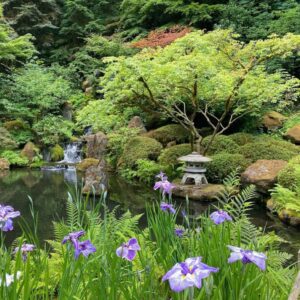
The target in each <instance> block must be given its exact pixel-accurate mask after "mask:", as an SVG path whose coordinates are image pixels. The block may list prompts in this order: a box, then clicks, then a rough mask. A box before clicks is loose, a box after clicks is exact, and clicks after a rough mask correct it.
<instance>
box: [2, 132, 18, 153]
mask: <svg viewBox="0 0 300 300" xmlns="http://www.w3.org/2000/svg"><path fill="white" fill-rule="evenodd" d="M15 148H17V143H16V142H15V141H14V139H13V137H12V136H11V135H10V133H9V132H8V131H7V130H6V129H5V128H4V127H0V149H2V150H3V149H15Z"/></svg>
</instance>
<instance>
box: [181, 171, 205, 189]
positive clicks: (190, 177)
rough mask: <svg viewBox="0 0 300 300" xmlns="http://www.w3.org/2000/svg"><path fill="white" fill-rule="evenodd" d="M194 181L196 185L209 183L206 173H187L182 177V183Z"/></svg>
mask: <svg viewBox="0 0 300 300" xmlns="http://www.w3.org/2000/svg"><path fill="white" fill-rule="evenodd" d="M191 183H194V184H195V185H196V186H199V185H202V184H208V181H207V179H206V177H205V175H204V174H193V173H185V174H184V175H183V177H182V180H181V184H191Z"/></svg>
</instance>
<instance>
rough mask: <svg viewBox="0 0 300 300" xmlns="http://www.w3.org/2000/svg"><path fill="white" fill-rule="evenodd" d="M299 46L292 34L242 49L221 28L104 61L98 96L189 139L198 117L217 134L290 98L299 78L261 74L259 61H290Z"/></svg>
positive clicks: (263, 71)
mask: <svg viewBox="0 0 300 300" xmlns="http://www.w3.org/2000/svg"><path fill="white" fill-rule="evenodd" d="M299 44H300V38H299V36H296V35H292V34H287V35H286V36H284V37H282V38H279V37H275V36H272V37H270V38H268V39H265V40H260V41H255V42H254V41H252V42H250V43H249V44H243V43H242V42H239V41H237V40H236V35H234V34H233V33H232V32H230V31H228V30H215V31H211V32H209V33H207V34H204V33H203V32H200V31H196V32H192V33H190V34H187V35H186V36H185V37H183V38H180V39H177V40H176V41H175V42H173V43H172V44H171V45H169V46H167V47H165V48H157V49H144V50H143V51H141V52H140V53H138V54H136V55H134V56H133V57H128V58H124V57H119V58H110V59H109V60H108V59H107V60H106V61H107V62H110V65H109V66H108V67H107V69H106V72H105V75H104V77H102V78H101V80H100V86H102V87H103V88H102V90H101V91H102V93H104V95H105V99H106V101H110V102H112V103H116V105H117V106H118V107H119V108H120V109H122V108H124V107H131V106H137V105H138V106H139V107H140V108H141V109H144V110H146V111H148V112H155V114H158V113H161V115H162V116H163V117H170V118H172V119H173V120H175V121H176V122H177V123H179V124H181V125H182V126H184V127H185V128H187V129H188V130H189V131H190V134H191V135H193V136H195V137H196V138H199V133H198V128H197V127H196V126H197V125H195V122H194V119H195V113H197V112H198V113H199V114H201V115H203V116H204V117H205V118H206V119H207V121H208V123H209V124H210V126H211V127H212V128H213V129H214V131H215V132H216V133H222V132H224V131H225V130H226V129H228V128H229V127H230V126H231V125H232V124H233V123H234V122H235V121H237V120H238V119H239V118H241V117H243V116H245V115H249V116H256V117H259V116H261V114H262V113H264V111H265V110H269V109H270V108H271V107H272V108H273V109H274V107H276V108H277V109H278V110H280V109H283V108H285V107H287V106H289V105H291V104H292V103H293V101H295V100H296V97H297V86H299V80H298V79H296V78H292V77H290V76H288V75H287V74H286V73H285V72H281V71H276V72H268V70H267V69H266V63H267V62H268V61H270V60H271V59H273V58H286V57H289V56H291V55H292V51H293V50H295V49H296V48H297V47H298V46H299ZM220 83H222V84H220Z"/></svg>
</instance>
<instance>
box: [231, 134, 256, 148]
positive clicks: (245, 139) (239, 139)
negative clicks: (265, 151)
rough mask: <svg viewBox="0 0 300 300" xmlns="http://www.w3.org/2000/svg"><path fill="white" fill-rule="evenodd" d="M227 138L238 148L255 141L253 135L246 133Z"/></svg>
mask: <svg viewBox="0 0 300 300" xmlns="http://www.w3.org/2000/svg"><path fill="white" fill-rule="evenodd" d="M228 137H230V138H231V139H232V140H233V141H234V142H235V143H236V144H237V145H239V146H243V145H245V144H248V143H252V142H254V141H255V138H256V137H255V136H254V135H252V134H250V133H246V132H237V133H233V134H230V135H229V136H228Z"/></svg>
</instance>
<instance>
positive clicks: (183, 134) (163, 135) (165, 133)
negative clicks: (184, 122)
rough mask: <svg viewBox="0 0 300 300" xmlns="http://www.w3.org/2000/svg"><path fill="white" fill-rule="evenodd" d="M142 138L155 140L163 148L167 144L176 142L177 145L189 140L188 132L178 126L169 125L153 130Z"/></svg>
mask: <svg viewBox="0 0 300 300" xmlns="http://www.w3.org/2000/svg"><path fill="white" fill-rule="evenodd" d="M144 136H147V137H150V138H153V139H156V140H157V141H159V142H160V143H162V144H163V145H164V146H166V145H167V144H168V143H169V142H173V141H176V142H177V143H184V142H187V141H188V139H189V132H188V131H187V130H186V129H185V128H183V127H182V126H181V125H179V124H170V125H166V126H163V127H160V128H157V129H155V130H152V131H149V132H147V133H145V134H144Z"/></svg>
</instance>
